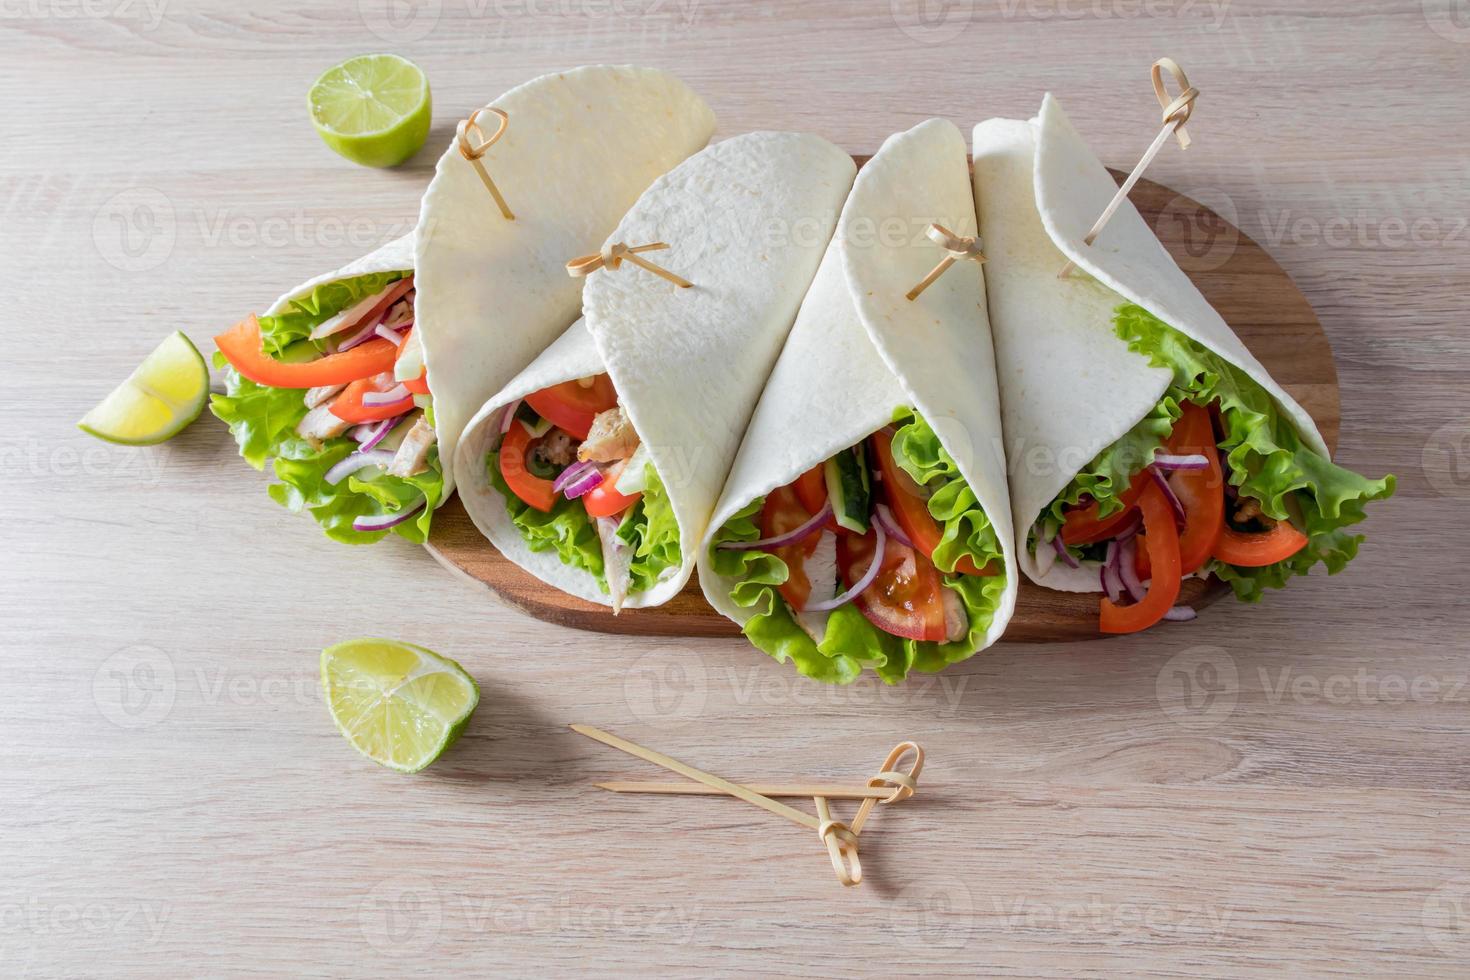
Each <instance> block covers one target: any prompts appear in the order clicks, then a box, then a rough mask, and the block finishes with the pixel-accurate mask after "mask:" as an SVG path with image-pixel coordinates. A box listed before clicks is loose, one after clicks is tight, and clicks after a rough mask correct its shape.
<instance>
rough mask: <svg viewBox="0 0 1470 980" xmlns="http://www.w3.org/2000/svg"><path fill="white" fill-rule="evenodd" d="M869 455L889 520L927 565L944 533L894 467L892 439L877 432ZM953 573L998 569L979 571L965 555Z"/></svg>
mask: <svg viewBox="0 0 1470 980" xmlns="http://www.w3.org/2000/svg"><path fill="white" fill-rule="evenodd" d="M871 442H872V445H873V455H874V456H876V457H877V459H878V472H879V473H880V474H881V475H882V477H883V495H884V497H885V498H886V500H887V502H888V506H889V507H890V508H891V509H892V511H893V519H894V520H896V521H897V522H898V526H899V527H900V528H902V529H903V533H904V534H905V535H907V536H908V539H909V540H910V541H912V542H913V543H914V547H915V548H916V549H918V551H919V553H920V554H922V555H923V556H924V557H925V558H928V559H929V560H930V561H933V560H934V549H935V548H937V547H938V546H939V541H940V539H941V538H943V537H944V530H943V529H942V528H941V527H940V526H939V522H938V521H936V520H935V519H934V515H933V514H930V513H929V502H928V499H927V498H926V497H925V495H924V491H923V489H922V488H921V487H920V486H919V484H918V483H916V482H915V481H914V478H913V477H911V476H909V475H908V473H907V472H905V471H904V469H903V467H901V466H899V465H898V461H897V460H895V459H894V458H893V437H892V435H891V434H889V433H885V432H879V433H877V434H875V435H874V436H873V438H872V440H871ZM954 570H955V571H956V572H958V573H959V574H961V575H994V574H996V572H998V571H999V568H997V567H996V566H995V563H994V562H992V563H990V564H988V565H986V566H985V568H983V569H980V568H976V567H975V560H974V559H973V558H971V557H970V556H969V555H961V556H960V558H959V561H957V562H955V566H954Z"/></svg>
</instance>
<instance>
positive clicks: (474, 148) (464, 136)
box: [455, 106, 516, 221]
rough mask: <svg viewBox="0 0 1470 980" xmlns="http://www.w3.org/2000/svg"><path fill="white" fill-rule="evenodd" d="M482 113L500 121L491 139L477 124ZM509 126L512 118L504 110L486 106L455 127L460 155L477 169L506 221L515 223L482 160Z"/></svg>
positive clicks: (513, 215) (508, 206)
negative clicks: (471, 135)
mask: <svg viewBox="0 0 1470 980" xmlns="http://www.w3.org/2000/svg"><path fill="white" fill-rule="evenodd" d="M482 112H489V113H491V114H493V115H495V116H496V117H498V118H499V119H500V125H499V126H497V127H496V128H495V132H494V133H493V134H492V135H491V136H490V138H489V139H486V138H485V133H484V131H483V130H482V129H480V125H479V123H478V122H476V120H477V119H478V118H479V116H480V113H482ZM509 125H510V116H508V115H506V114H505V112H504V111H503V110H500V109H497V108H495V107H494V106H485V107H484V108H481V109H476V110H475V111H474V112H472V113H470V118H468V119H461V120H460V123H459V125H458V126H457V127H455V142H456V143H458V144H459V155H460V156H462V157H464V158H465V159H466V160H468V161H469V162H470V164H471V165H472V166H473V167H474V168H475V173H477V174H479V175H480V182H481V183H483V184H484V185H485V189H486V190H487V191H489V192H490V196H491V197H493V198H495V206H496V207H498V208H500V213H501V215H503V216H504V218H505V220H506V221H514V220H516V216H515V214H514V213H512V211H511V210H510V205H508V204H506V203H505V198H504V197H502V196H501V194H500V188H499V187H496V186H495V181H494V180H492V179H490V171H488V170H486V169H485V164H484V162H483V161H482V160H481V159H480V158H481V157H483V156H484V155H485V151H486V150H488V149H490V147H492V146H494V145H495V143H496V142H497V141H498V140H499V139H500V137H502V136H504V135H505V128H506V127H507V126H509ZM471 133H474V134H475V138H476V139H478V140H479V142H478V143H472V142H470V134H471Z"/></svg>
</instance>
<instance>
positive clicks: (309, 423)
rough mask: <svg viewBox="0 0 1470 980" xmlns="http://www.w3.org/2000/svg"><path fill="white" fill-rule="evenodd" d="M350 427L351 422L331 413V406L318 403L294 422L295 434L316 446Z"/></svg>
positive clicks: (318, 446)
mask: <svg viewBox="0 0 1470 980" xmlns="http://www.w3.org/2000/svg"><path fill="white" fill-rule="evenodd" d="M350 428H352V423H351V422H344V421H343V420H342V419H339V418H337V416H335V415H333V414H332V406H331V405H330V404H328V405H318V406H316V407H315V408H313V409H312V410H311V411H309V412H307V413H306V417H305V418H304V419H302V420H301V421H300V422H298V423H297V424H296V434H297V435H299V436H300V437H301V438H303V439H305V440H306V441H307V442H309V443H311V444H312V445H313V446H316V447H317V448H320V447H321V444H322V443H324V442H326V441H327V440H328V439H335V438H336V437H337V436H340V435H341V434H342V433H344V432H346V431H347V430H348V429H350Z"/></svg>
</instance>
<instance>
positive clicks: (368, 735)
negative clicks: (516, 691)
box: [322, 639, 480, 772]
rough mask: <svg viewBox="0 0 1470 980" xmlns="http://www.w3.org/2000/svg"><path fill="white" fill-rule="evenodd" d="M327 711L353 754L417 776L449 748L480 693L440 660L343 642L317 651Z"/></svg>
mask: <svg viewBox="0 0 1470 980" xmlns="http://www.w3.org/2000/svg"><path fill="white" fill-rule="evenodd" d="M322 694H323V696H324V697H325V698H326V701H327V710H329V711H331V713H332V720H333V721H335V722H336V723H337V728H338V729H339V730H341V732H342V734H343V736H345V737H346V739H347V741H349V742H351V743H352V747H353V748H355V749H357V751H359V752H361V753H362V754H363V755H365V756H367V757H368V758H369V759H372V760H373V761H374V762H376V763H378V764H379V765H382V766H387V767H388V768H389V769H396V770H398V771H399V772H418V771H419V770H420V769H423V768H424V767H425V766H427V765H429V764H430V763H432V762H433V761H434V760H435V759H437V758H439V756H441V755H443V754H444V750H445V749H447V748H449V746H451V745H453V744H454V741H455V739H457V738H459V733H460V732H462V731H463V730H464V726H465V725H466V724H467V723H468V722H469V720H470V715H472V714H474V711H475V706H476V705H478V704H479V703H480V687H479V685H478V684H476V683H475V679H474V678H473V677H471V676H470V675H469V674H467V673H465V671H464V668H463V667H461V666H460V665H459V664H457V663H455V662H454V661H453V660H450V659H448V658H447V657H441V656H439V655H438V654H437V653H434V652H432V651H430V650H425V649H424V648H423V647H416V646H414V645H412V644H410V643H399V642H398V641H397V640H379V639H363V640H348V641H347V642H346V643H339V644H337V645H336V646H332V647H327V649H325V650H323V651H322Z"/></svg>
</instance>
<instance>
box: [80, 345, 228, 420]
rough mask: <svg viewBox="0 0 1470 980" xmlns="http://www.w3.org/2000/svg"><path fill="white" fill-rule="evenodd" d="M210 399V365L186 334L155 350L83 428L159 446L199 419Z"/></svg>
mask: <svg viewBox="0 0 1470 980" xmlns="http://www.w3.org/2000/svg"><path fill="white" fill-rule="evenodd" d="M208 397H209V368H208V367H206V366H205V364H204V356H203V355H202V354H200V353H199V348H197V347H195V346H194V344H193V342H192V341H190V340H189V338H188V337H185V336H184V335H183V333H181V332H175V333H173V334H171V335H170V336H169V337H168V338H167V339H165V340H164V342H163V343H161V344H159V345H158V346H157V347H155V348H153V353H151V354H149V355H148V356H147V357H146V358H144V359H143V363H142V364H139V365H138V368H137V370H135V371H134V372H133V373H132V374H131V375H130V376H129V377H128V380H126V381H124V382H123V383H122V384H120V385H118V386H117V387H116V388H114V389H112V393H111V394H109V395H108V396H107V397H106V398H104V399H102V402H101V403H100V404H99V405H98V406H97V407H96V408H94V409H92V410H91V411H90V412H88V413H87V414H86V415H85V416H84V417H83V418H82V420H81V421H80V422H78V423H77V428H79V429H81V430H82V431H83V432H85V433H87V434H88V435H93V436H96V437H97V438H98V439H106V440H107V441H108V442H118V443H122V444H123V445H125V446H153V445H156V444H158V443H160V442H163V441H164V440H165V439H170V438H172V437H173V436H176V435H178V434H179V433H180V432H182V431H183V429H184V427H185V426H187V425H188V424H189V423H190V422H192V421H194V420H195V419H197V418H198V417H199V413H200V412H201V411H202V410H203V409H204V401H205V399H206V398H208Z"/></svg>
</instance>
